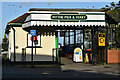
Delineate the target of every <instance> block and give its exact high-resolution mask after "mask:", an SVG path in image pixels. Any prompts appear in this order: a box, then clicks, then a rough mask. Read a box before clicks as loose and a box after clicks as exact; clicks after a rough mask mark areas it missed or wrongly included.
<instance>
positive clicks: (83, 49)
mask: <svg viewBox="0 0 120 80" xmlns="http://www.w3.org/2000/svg"><path fill="white" fill-rule="evenodd" d="M84 38H85V33H84V29H83V59H84V57H85V54H84Z"/></svg>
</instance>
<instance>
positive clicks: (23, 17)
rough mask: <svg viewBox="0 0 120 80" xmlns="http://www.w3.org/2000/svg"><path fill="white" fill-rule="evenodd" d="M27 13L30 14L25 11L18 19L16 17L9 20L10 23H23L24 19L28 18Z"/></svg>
mask: <svg viewBox="0 0 120 80" xmlns="http://www.w3.org/2000/svg"><path fill="white" fill-rule="evenodd" d="M27 15H28V13H25V14H23V15H21V16H19V17H17V18H16V19H14V20H12V21H10V22H8V24H10V23H23V22H24V20H25V19H26V17H27Z"/></svg>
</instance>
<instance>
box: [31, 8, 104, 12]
mask: <svg viewBox="0 0 120 80" xmlns="http://www.w3.org/2000/svg"><path fill="white" fill-rule="evenodd" d="M29 11H80V12H104V11H105V9H80V8H76V9H49V8H46V9H41V8H31V9H29Z"/></svg>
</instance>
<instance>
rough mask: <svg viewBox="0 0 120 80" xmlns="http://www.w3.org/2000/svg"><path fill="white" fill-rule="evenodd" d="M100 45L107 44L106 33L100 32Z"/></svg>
mask: <svg viewBox="0 0 120 80" xmlns="http://www.w3.org/2000/svg"><path fill="white" fill-rule="evenodd" d="M98 46H105V33H99V34H98Z"/></svg>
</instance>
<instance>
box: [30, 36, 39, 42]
mask: <svg viewBox="0 0 120 80" xmlns="http://www.w3.org/2000/svg"><path fill="white" fill-rule="evenodd" d="M30 40H31V41H32V36H31V37H30ZM35 40H38V38H37V36H33V42H35Z"/></svg>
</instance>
